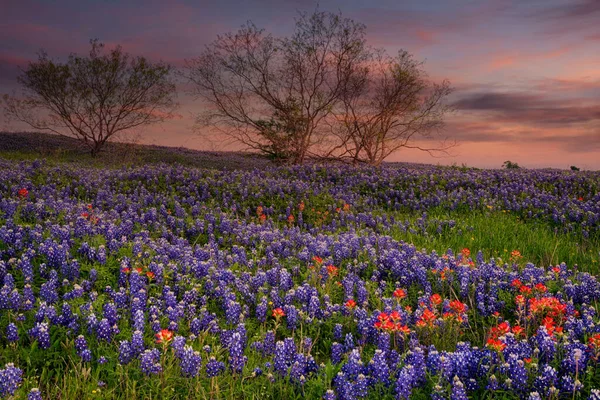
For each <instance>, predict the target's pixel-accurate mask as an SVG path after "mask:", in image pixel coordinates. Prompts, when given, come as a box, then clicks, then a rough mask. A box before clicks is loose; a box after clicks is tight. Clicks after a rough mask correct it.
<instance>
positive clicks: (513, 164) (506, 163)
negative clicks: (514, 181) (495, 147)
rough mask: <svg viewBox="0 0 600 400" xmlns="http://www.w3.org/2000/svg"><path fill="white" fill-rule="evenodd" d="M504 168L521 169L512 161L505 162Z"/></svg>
mask: <svg viewBox="0 0 600 400" xmlns="http://www.w3.org/2000/svg"><path fill="white" fill-rule="evenodd" d="M502 168H506V169H520V168H521V167H520V166H519V164H517V163H514V162H512V161H504V164H502Z"/></svg>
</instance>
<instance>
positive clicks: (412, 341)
mask: <svg viewBox="0 0 600 400" xmlns="http://www.w3.org/2000/svg"><path fill="white" fill-rule="evenodd" d="M599 188H600V174H598V173H593V172H586V173H583V172H579V173H571V172H564V171H500V170H489V171H479V170H458V169H450V168H435V167H420V168H416V167H407V166H397V167H393V168H392V167H386V168H382V169H380V170H377V169H370V168H350V167H336V166H327V167H320V166H304V167H287V168H283V167H280V168H274V167H273V168H261V169H254V170H249V171H241V170H238V171H217V170H203V169H195V168H189V167H184V166H177V165H175V166H169V165H164V164H163V165H146V166H141V167H123V168H119V169H108V168H104V169H99V168H86V167H82V166H73V165H72V166H69V165H67V164H59V165H52V164H48V163H45V162H43V161H30V162H16V161H0V222H1V226H0V310H1V311H0V345H1V346H2V352H1V353H0V362H1V364H0V365H3V366H4V367H3V369H1V370H0V397H2V398H11V396H14V397H15V398H28V399H40V398H43V399H58V398H61V399H62V398H64V399H82V398H98V399H100V398H106V399H108V398H111V399H112V398H124V399H125V398H126V399H131V398H162V397H164V398H215V399H216V398H219V399H220V398H223V399H242V398H256V399H264V398H273V399H281V398H288V399H295V398H298V399H299V398H306V399H319V398H324V399H344V400H346V399H362V398H373V399H383V398H389V399H407V398H433V399H452V400H458V399H466V398H468V397H469V398H498V399H500V398H506V399H511V398H515V399H517V398H521V399H540V398H544V399H545V398H551V399H558V398H569V399H572V398H578V399H582V398H583V399H585V398H590V399H600V391H598V390H595V389H596V388H598V389H600V368H598V366H599V365H598V363H599V357H600V322H599V317H598V300H599V298H600V284H599V283H598V280H597V278H596V277H595V276H594V275H593V273H596V272H597V271H598V265H597V256H598V247H595V246H597V243H598V237H599V236H600V194H599ZM507 213H508V214H510V215H511V216H512V215H514V217H510V218H515V220H518V221H519V224H521V223H522V224H528V225H527V226H538V225H539V226H541V228H540V229H542V230H543V232H548V234H549V235H551V236H552V237H553V238H558V239H557V240H558V242H557V244H556V247H555V248H554V250H556V249H557V248H558V245H559V244H558V243H559V242H561V241H562V242H565V241H566V242H567V243H568V244H570V243H571V242H570V241H569V240H571V239H569V238H577V243H579V244H581V246H582V248H585V251H586V252H588V253H589V254H591V255H589V256H586V257H587V258H582V260H586V261H587V263H586V265H574V264H569V265H567V264H565V263H561V261H565V260H557V261H556V262H555V263H546V264H540V262H539V261H540V259H533V257H531V256H530V255H528V252H527V251H528V249H527V246H523V247H520V248H519V247H513V248H508V249H504V248H503V247H504V246H505V242H503V240H505V239H502V238H501V237H502V235H508V236H511V235H512V232H502V227H500V228H498V229H497V231H496V233H495V235H497V236H496V237H497V238H496V240H498V247H499V248H500V254H492V253H491V251H488V250H486V251H487V254H486V253H484V252H479V251H478V250H479V249H477V248H475V247H473V246H470V248H469V247H468V246H464V247H462V246H461V248H454V249H451V250H448V247H451V246H447V247H445V248H442V249H440V248H438V247H439V246H440V243H441V244H442V245H443V243H444V241H446V242H447V243H453V244H456V243H462V242H457V241H456V240H457V239H456V238H459V239H460V238H463V239H464V240H466V243H469V241H470V237H471V236H472V235H473V236H475V235H477V229H478V228H474V227H472V226H468V224H467V225H464V224H461V222H460V221H458V220H457V219H456V218H455V217H456V216H457V215H479V216H480V218H481V220H482V221H483V224H485V225H494V221H496V218H507V217H505V215H506V214H507ZM406 215H413V216H417V217H415V218H412V219H410V218H405V217H406ZM542 230H541V231H540V232H542ZM540 235H541V233H540ZM407 237H410V238H412V239H414V240H411V243H412V242H419V241H421V242H419V243H421V244H423V246H424V247H426V246H425V245H426V244H427V243H431V244H432V246H431V247H430V248H427V249H426V250H421V246H420V245H419V247H415V246H414V245H412V244H410V243H409V242H404V241H402V240H401V238H407ZM435 238H437V239H435ZM463 239H460V240H463ZM492 239H493V238H492ZM535 239H536V238H533V239H532V240H535ZM473 243H474V245H475V244H476V243H477V242H473ZM586 243H587V244H586ZM551 246H554V244H553V243H552V244H551ZM585 246H587V247H585ZM436 248H437V251H436ZM580 250H581V249H580ZM582 251H583V250H582ZM560 254H561V256H562V255H564V256H565V257H570V256H571V253H569V252H568V251H567V252H565V253H560ZM554 256H556V254H554ZM530 261H534V262H536V263H537V265H534V264H533V263H530ZM594 262H596V264H594ZM590 272H591V273H590Z"/></svg>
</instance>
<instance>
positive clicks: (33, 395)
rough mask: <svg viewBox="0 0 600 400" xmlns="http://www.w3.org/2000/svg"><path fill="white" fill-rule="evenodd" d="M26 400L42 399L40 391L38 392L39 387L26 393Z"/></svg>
mask: <svg viewBox="0 0 600 400" xmlns="http://www.w3.org/2000/svg"><path fill="white" fill-rule="evenodd" d="M27 400H42V393H41V392H40V389H38V388H33V389H31V390H30V391H29V393H28V394H27Z"/></svg>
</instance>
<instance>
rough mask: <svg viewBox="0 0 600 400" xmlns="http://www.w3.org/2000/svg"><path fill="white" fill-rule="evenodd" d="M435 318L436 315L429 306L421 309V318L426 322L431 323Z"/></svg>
mask: <svg viewBox="0 0 600 400" xmlns="http://www.w3.org/2000/svg"><path fill="white" fill-rule="evenodd" d="M436 318H437V317H436V316H435V314H434V313H433V312H432V311H431V310H430V309H429V308H426V309H425V311H423V314H422V315H421V320H422V321H423V322H425V323H427V324H428V325H431V324H433V321H435V320H436Z"/></svg>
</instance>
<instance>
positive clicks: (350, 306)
mask: <svg viewBox="0 0 600 400" xmlns="http://www.w3.org/2000/svg"><path fill="white" fill-rule="evenodd" d="M346 307H348V308H354V307H356V302H355V301H354V300H352V299H350V300H348V301H347V302H346Z"/></svg>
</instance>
